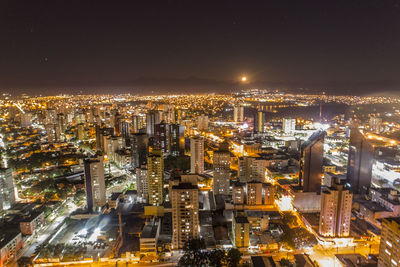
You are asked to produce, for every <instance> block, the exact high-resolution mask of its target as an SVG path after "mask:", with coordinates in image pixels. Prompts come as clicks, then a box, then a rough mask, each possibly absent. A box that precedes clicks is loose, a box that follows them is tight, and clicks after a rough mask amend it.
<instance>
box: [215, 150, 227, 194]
mask: <svg viewBox="0 0 400 267" xmlns="http://www.w3.org/2000/svg"><path fill="white" fill-rule="evenodd" d="M230 163H231V153H230V152H229V149H226V146H225V147H224V146H220V149H219V150H218V151H214V155H213V168H214V177H213V180H214V183H213V192H214V194H216V195H218V194H221V195H228V194H229V193H230V192H229V184H230V176H231V169H230Z"/></svg>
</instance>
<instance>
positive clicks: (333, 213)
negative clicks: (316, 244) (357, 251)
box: [319, 178, 353, 237]
mask: <svg viewBox="0 0 400 267" xmlns="http://www.w3.org/2000/svg"><path fill="white" fill-rule="evenodd" d="M352 203H353V194H352V193H351V192H350V190H349V189H348V188H346V185H345V181H340V180H339V179H338V178H334V179H333V180H332V186H331V187H328V188H327V189H326V190H324V191H323V192H322V197H321V214H320V221H319V234H320V235H321V236H325V237H348V236H349V235H350V220H351V207H352Z"/></svg>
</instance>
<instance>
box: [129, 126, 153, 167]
mask: <svg viewBox="0 0 400 267" xmlns="http://www.w3.org/2000/svg"><path fill="white" fill-rule="evenodd" d="M148 144H149V138H148V136H147V134H145V133H136V134H132V135H131V148H132V166H133V167H134V168H139V167H141V166H142V165H147V154H148V153H147V152H148Z"/></svg>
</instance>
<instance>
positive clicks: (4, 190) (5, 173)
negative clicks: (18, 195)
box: [0, 158, 15, 211]
mask: <svg viewBox="0 0 400 267" xmlns="http://www.w3.org/2000/svg"><path fill="white" fill-rule="evenodd" d="M0 160H1V158H0ZM14 203H15V193H14V180H13V175H12V170H11V168H4V167H3V166H0V211H2V210H5V209H9V208H10V207H11V206H13V205H14Z"/></svg>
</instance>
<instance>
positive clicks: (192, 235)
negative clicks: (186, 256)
mask: <svg viewBox="0 0 400 267" xmlns="http://www.w3.org/2000/svg"><path fill="white" fill-rule="evenodd" d="M198 191H199V190H198V188H197V185H193V184H191V183H182V182H181V183H179V184H178V185H173V186H172V189H171V204H172V229H173V230H172V231H173V233H172V248H173V249H181V248H183V245H184V244H185V242H186V241H189V240H191V239H198V238H199V229H200V225H199V196H198V194H199V192H198Z"/></svg>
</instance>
